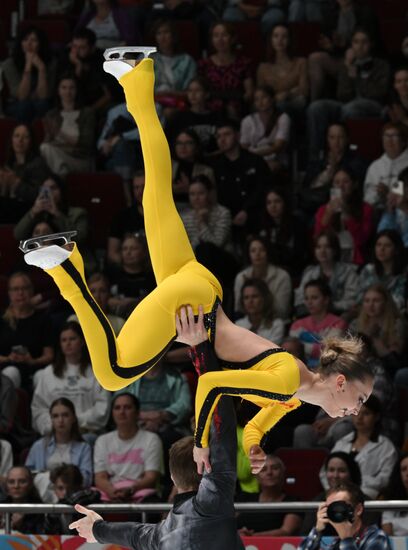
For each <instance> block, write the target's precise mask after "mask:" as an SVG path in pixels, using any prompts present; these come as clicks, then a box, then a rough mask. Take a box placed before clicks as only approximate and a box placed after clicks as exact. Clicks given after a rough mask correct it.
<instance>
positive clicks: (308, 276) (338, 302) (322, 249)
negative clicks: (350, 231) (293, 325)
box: [294, 230, 358, 317]
mask: <svg viewBox="0 0 408 550" xmlns="http://www.w3.org/2000/svg"><path fill="white" fill-rule="evenodd" d="M340 256H341V248H340V243H339V239H338V236H337V234H336V233H333V232H332V231H329V230H327V231H322V232H321V233H320V234H319V235H317V236H316V237H315V239H314V257H315V260H316V263H315V264H314V265H309V266H308V267H306V269H305V270H304V271H303V273H302V278H301V280H300V284H299V286H298V288H297V289H296V291H295V304H294V305H295V310H296V315H297V316H298V317H301V316H302V315H304V314H305V309H304V305H303V297H304V289H305V285H306V284H307V283H308V282H309V281H312V280H313V279H323V280H325V281H326V282H327V283H328V284H329V286H330V290H331V293H332V307H333V310H334V312H335V313H337V314H338V315H341V314H344V313H346V312H347V311H348V310H349V309H350V308H352V307H353V306H354V304H355V303H356V298H357V291H358V274H357V269H356V266H355V265H353V264H350V263H345V262H342V261H341V260H340Z"/></svg>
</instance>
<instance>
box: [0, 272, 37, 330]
mask: <svg viewBox="0 0 408 550" xmlns="http://www.w3.org/2000/svg"><path fill="white" fill-rule="evenodd" d="M18 278H21V279H25V280H26V283H27V286H29V287H30V289H31V293H32V294H33V293H34V285H33V282H32V280H31V278H30V276H29V275H28V274H27V273H24V271H16V272H15V273H13V274H12V275H10V277H9V280H8V288H9V289H10V287H11V283H12V282H13V281H14V279H18ZM3 319H4V320H5V321H6V322H7V324H8V325H9V326H10V327H11V328H12V329H13V330H16V328H17V318H16V316H15V313H14V310H13V306H12V305H11V304H10V305H9V306H8V307H7V309H6V311H5V312H4V314H3Z"/></svg>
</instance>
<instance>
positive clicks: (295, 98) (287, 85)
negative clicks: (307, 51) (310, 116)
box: [256, 24, 308, 114]
mask: <svg viewBox="0 0 408 550" xmlns="http://www.w3.org/2000/svg"><path fill="white" fill-rule="evenodd" d="M291 42H292V41H291V36H290V31H289V28H288V27H287V26H286V25H282V24H279V25H276V27H274V28H273V29H272V31H271V32H270V33H269V36H268V41H267V53H266V59H267V61H266V62H264V63H260V64H259V67H258V70H257V75H256V83H257V86H269V87H270V88H272V89H273V90H274V92H275V102H276V107H277V109H278V111H280V112H282V111H287V112H289V114H292V113H293V114H300V113H301V112H303V110H304V108H305V106H306V99H307V96H308V78H307V63H306V59H305V58H304V57H295V56H294V55H293V52H292V44H291Z"/></svg>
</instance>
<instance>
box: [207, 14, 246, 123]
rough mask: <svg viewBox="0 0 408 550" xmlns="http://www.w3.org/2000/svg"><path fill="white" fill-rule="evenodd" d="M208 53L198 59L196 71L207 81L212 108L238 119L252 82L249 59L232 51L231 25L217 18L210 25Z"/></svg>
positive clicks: (234, 44) (234, 38)
mask: <svg viewBox="0 0 408 550" xmlns="http://www.w3.org/2000/svg"><path fill="white" fill-rule="evenodd" d="M210 50H211V54H210V55H209V56H208V57H207V58H203V59H201V60H200V61H199V63H198V72H199V74H200V75H201V76H203V77H204V78H206V80H207V81H208V82H209V84H210V89H211V101H210V102H209V107H210V109H211V110H212V111H222V112H223V113H224V114H225V115H226V116H228V117H231V118H234V119H240V118H241V117H242V114H243V113H244V112H245V110H247V109H248V105H249V104H250V102H251V101H252V96H253V89H254V83H253V78H252V74H251V61H250V60H249V59H248V58H247V57H244V56H242V55H239V54H237V52H236V36H235V33H234V30H233V28H232V27H231V25H230V24H229V23H227V22H224V21H217V22H216V23H214V24H213V25H212V27H211V29H210Z"/></svg>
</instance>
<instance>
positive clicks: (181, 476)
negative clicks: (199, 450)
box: [169, 436, 201, 493]
mask: <svg viewBox="0 0 408 550" xmlns="http://www.w3.org/2000/svg"><path fill="white" fill-rule="evenodd" d="M193 447H194V439H193V437H192V436H187V437H183V438H182V439H179V440H178V441H176V443H173V445H172V446H171V447H170V452H169V469H170V476H171V479H172V480H173V483H174V485H175V486H176V487H177V490H178V492H179V493H185V492H187V491H197V489H198V486H199V485H200V479H201V477H200V475H199V474H198V473H197V466H196V463H195V462H194V459H193Z"/></svg>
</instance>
